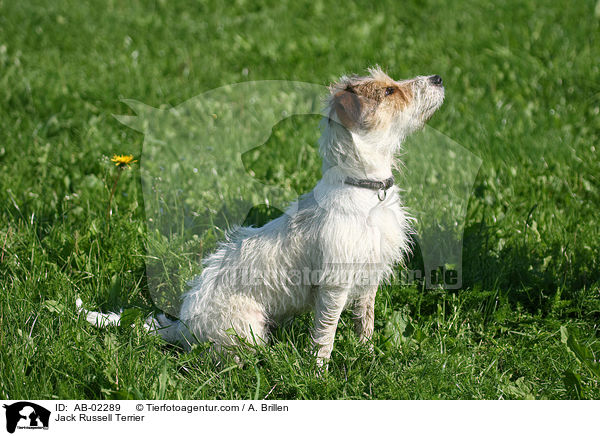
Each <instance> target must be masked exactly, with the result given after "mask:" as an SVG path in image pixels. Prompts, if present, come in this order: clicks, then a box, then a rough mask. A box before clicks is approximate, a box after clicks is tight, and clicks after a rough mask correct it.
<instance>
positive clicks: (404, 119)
mask: <svg viewBox="0 0 600 436" xmlns="http://www.w3.org/2000/svg"><path fill="white" fill-rule="evenodd" d="M369 72H370V75H369V76H367V77H343V78H342V79H341V80H340V82H339V83H338V84H336V85H334V86H332V88H331V95H332V96H333V95H334V94H335V93H336V92H338V91H339V90H342V89H343V88H344V87H345V86H347V84H349V83H358V82H360V81H363V80H381V81H392V79H390V78H389V77H388V76H387V75H385V73H383V71H381V69H379V68H376V69H371V70H369ZM392 82H393V81H392ZM394 83H398V84H404V85H406V84H407V83H408V82H394ZM409 85H410V86H411V87H412V88H411V89H412V91H413V99H412V101H411V103H410V104H409V105H408V106H407V107H406V108H405V109H404V110H402V111H399V112H398V113H395V114H393V120H392V121H393V122H391V123H389V125H388V126H387V127H386V128H377V129H373V130H368V131H365V130H360V129H354V130H353V129H347V128H346V127H344V126H342V125H341V124H340V122H339V119H338V118H337V114H336V112H335V110H333V109H332V106H331V105H332V101H333V97H331V98H330V100H329V102H328V107H327V109H326V115H327V116H326V117H325V118H324V119H323V122H322V124H321V128H322V136H321V138H320V153H321V156H322V158H323V178H322V179H321V180H320V181H319V182H318V184H317V185H316V187H315V188H314V190H313V191H311V192H309V193H308V194H305V195H303V196H302V197H300V198H299V199H298V201H297V202H296V203H294V204H293V205H292V206H290V208H289V209H288V211H287V212H286V213H285V214H284V215H282V216H280V217H279V218H277V219H275V220H273V221H271V222H269V223H268V224H266V225H265V226H263V227H261V228H250V227H240V228H237V229H234V230H233V231H232V232H231V233H230V234H229V235H228V238H227V240H226V241H225V242H223V243H222V244H220V246H219V247H218V249H217V250H216V252H215V253H214V254H212V255H211V256H210V257H208V258H207V259H206V260H205V268H204V270H203V272H202V274H201V275H200V276H198V277H197V278H196V279H194V280H193V282H192V289H191V290H190V291H189V292H188V293H187V294H185V296H184V299H183V304H182V308H181V312H180V317H179V320H178V321H170V320H169V319H168V318H166V317H165V316H159V317H157V318H149V319H148V321H147V323H146V326H147V328H148V329H149V330H151V331H153V332H157V333H158V334H160V335H161V336H163V337H165V339H167V340H169V341H171V342H182V343H183V344H184V345H188V346H189V345H190V344H192V343H194V342H196V341H210V342H212V343H213V346H214V347H215V349H217V350H222V349H228V348H229V346H232V345H235V344H237V343H238V340H239V338H242V339H244V340H247V341H249V342H258V343H262V342H267V341H268V336H269V328H270V327H271V326H272V325H274V324H277V323H280V322H282V321H284V320H286V319H288V318H290V317H293V316H294V315H296V314H299V313H302V312H306V311H310V310H312V311H314V315H315V321H314V328H313V330H312V338H313V341H314V344H315V346H316V348H317V350H318V351H317V355H318V358H319V360H320V361H321V362H322V361H323V360H326V359H327V358H329V356H330V354H331V351H332V348H333V342H334V336H335V331H336V328H337V323H338V320H339V317H340V314H341V312H342V310H343V309H344V308H345V307H346V306H348V305H349V304H350V303H353V304H354V315H355V319H356V330H357V333H358V334H359V336H360V338H361V340H363V341H367V340H369V338H370V337H371V335H372V333H373V322H374V314H373V310H374V301H375V294H376V292H377V287H378V284H379V283H381V282H382V281H384V280H387V279H388V278H389V277H390V275H391V274H392V271H393V266H394V265H395V264H397V263H401V262H402V261H403V259H404V256H405V254H406V253H407V252H408V251H409V232H410V226H409V221H410V218H409V217H408V215H407V213H406V211H405V210H404V209H403V208H402V206H401V201H400V197H399V195H398V192H399V190H398V188H397V187H395V186H394V187H392V188H391V189H390V190H388V192H387V196H386V198H385V200H384V201H380V200H379V198H378V193H377V191H373V190H370V189H365V188H360V187H355V186H351V185H348V184H345V183H344V180H345V179H346V177H348V176H350V177H354V178H361V179H363V178H369V179H374V180H384V179H386V178H388V177H390V176H391V174H392V168H393V167H394V164H395V158H394V156H395V155H396V154H397V152H398V151H399V149H400V144H401V142H402V141H403V139H404V138H405V137H406V136H407V135H408V134H410V133H411V132H412V131H414V130H416V129H417V128H419V127H421V126H422V125H423V123H424V122H425V121H426V120H427V119H428V118H429V117H430V116H431V115H432V114H433V112H434V111H435V109H437V108H438V107H439V106H440V105H441V103H442V101H443V88H440V87H433V86H432V85H431V84H430V83H429V82H428V81H427V77H417V78H416V79H412V80H411V81H410V83H409ZM363 103H364V105H365V106H368V105H375V106H373V107H371V109H374V110H375V111H377V105H376V102H368V101H364V102H363ZM90 314H91V315H90ZM87 316H88V320H90V317H91V318H93V319H92V320H91V322H96V323H97V322H98V319H99V318H98V317H99V316H100V317H101V316H102V314H98V313H97V312H87ZM117 316H118V315H116V314H111V316H110V319H109V320H108V321H110V322H112V323H114V321H115V320H114V318H115V317H117ZM100 319H102V318H100Z"/></svg>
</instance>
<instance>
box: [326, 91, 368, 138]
mask: <svg viewBox="0 0 600 436" xmlns="http://www.w3.org/2000/svg"><path fill="white" fill-rule="evenodd" d="M332 109H333V110H335V113H336V114H337V116H338V119H339V120H340V122H341V123H342V124H343V125H344V127H346V128H347V129H352V128H353V127H356V126H358V124H359V122H360V112H361V104H360V99H359V98H358V95H356V94H355V93H354V90H353V89H352V88H351V87H347V88H346V89H345V90H343V91H339V92H337V93H336V94H335V95H334V96H333V104H332Z"/></svg>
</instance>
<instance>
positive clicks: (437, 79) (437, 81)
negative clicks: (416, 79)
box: [429, 74, 442, 86]
mask: <svg viewBox="0 0 600 436" xmlns="http://www.w3.org/2000/svg"><path fill="white" fill-rule="evenodd" d="M429 81H430V82H431V84H432V85H437V86H440V85H441V84H442V78H441V77H440V76H438V75H437V74H436V75H435V76H429Z"/></svg>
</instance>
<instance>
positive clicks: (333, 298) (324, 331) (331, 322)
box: [312, 286, 348, 366]
mask: <svg viewBox="0 0 600 436" xmlns="http://www.w3.org/2000/svg"><path fill="white" fill-rule="evenodd" d="M347 299H348V289H346V288H343V287H339V286H321V287H319V289H318V291H317V299H316V304H315V325H314V328H313V332H312V340H313V343H314V345H315V347H316V348H317V364H318V365H319V366H323V364H324V363H326V362H327V360H329V357H330V356H331V350H332V349H333V341H334V339H335V331H336V329H337V325H338V321H339V320H340V315H341V313H342V310H344V306H345V305H346V301H347Z"/></svg>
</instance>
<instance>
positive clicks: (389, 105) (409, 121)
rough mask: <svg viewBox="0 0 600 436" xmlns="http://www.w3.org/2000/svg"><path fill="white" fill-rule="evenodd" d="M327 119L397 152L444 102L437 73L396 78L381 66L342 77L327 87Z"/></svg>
mask: <svg viewBox="0 0 600 436" xmlns="http://www.w3.org/2000/svg"><path fill="white" fill-rule="evenodd" d="M330 91H331V93H330V95H329V99H328V106H327V113H326V115H327V116H328V117H329V120H330V122H337V123H339V124H341V125H342V126H344V128H345V129H347V130H348V132H350V133H351V134H352V136H353V137H354V138H355V139H357V140H362V141H365V142H371V143H378V144H380V145H384V146H385V148H386V149H388V151H392V152H395V151H397V148H398V146H399V145H400V143H401V142H402V141H403V140H404V138H406V136H408V135H409V134H411V133H412V132H414V131H415V130H417V129H419V128H421V127H423V125H424V124H425V122H426V121H427V120H429V118H431V116H432V115H433V114H434V112H435V111H436V110H437V109H438V108H439V107H440V106H441V105H442V103H443V101H444V87H443V86H442V78H441V77H440V76H437V75H435V76H418V77H415V78H414V79H408V80H401V81H396V80H394V79H392V78H391V77H390V76H388V75H387V74H386V73H384V72H383V71H382V70H381V68H379V67H375V68H370V69H369V75H367V76H344V77H342V78H341V79H340V80H339V81H338V82H337V83H335V84H333V85H332V86H331V87H330Z"/></svg>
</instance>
